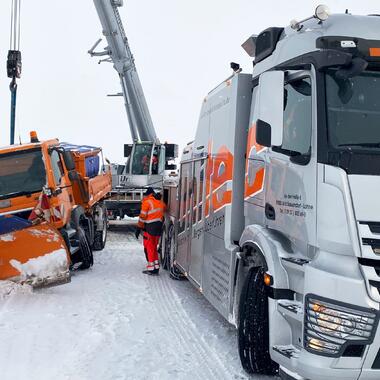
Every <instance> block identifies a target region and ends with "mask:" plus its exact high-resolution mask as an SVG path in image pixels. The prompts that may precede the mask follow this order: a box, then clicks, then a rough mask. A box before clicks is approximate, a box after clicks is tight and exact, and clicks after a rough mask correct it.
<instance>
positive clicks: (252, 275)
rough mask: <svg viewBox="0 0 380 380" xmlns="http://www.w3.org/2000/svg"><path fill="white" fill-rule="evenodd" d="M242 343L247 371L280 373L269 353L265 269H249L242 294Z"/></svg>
mask: <svg viewBox="0 0 380 380" xmlns="http://www.w3.org/2000/svg"><path fill="white" fill-rule="evenodd" d="M238 346H239V356H240V361H241V364H242V366H243V368H244V369H245V371H246V372H248V373H259V374H264V375H273V374H275V373H277V372H278V365H277V364H276V363H275V362H274V361H273V360H272V359H271V357H270V354H269V316H268V295H267V290H266V287H265V285H264V269H263V268H251V269H250V270H249V273H248V275H247V278H246V280H245V283H244V286H243V289H242V292H241V295H240V302H239V326H238Z"/></svg>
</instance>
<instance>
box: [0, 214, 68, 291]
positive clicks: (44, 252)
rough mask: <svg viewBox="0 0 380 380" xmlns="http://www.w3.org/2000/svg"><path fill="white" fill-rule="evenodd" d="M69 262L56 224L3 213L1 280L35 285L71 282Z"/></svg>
mask: <svg viewBox="0 0 380 380" xmlns="http://www.w3.org/2000/svg"><path fill="white" fill-rule="evenodd" d="M69 265H70V258H69V255H68V252H67V248H66V245H65V242H64V240H63V238H62V236H61V235H60V233H59V232H58V231H57V230H56V229H55V228H54V227H52V226H51V225H49V224H48V223H41V224H38V225H32V224H31V223H30V222H28V221H26V220H24V219H21V218H18V217H14V216H11V217H0V280H10V281H14V282H18V283H21V284H28V285H31V286H32V287H34V288H39V287H45V286H53V285H59V284H64V283H67V282H70V272H69Z"/></svg>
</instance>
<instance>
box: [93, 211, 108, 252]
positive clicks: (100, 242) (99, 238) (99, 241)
mask: <svg viewBox="0 0 380 380" xmlns="http://www.w3.org/2000/svg"><path fill="white" fill-rule="evenodd" d="M107 233H108V217H107V209H106V208H105V207H103V229H102V230H101V231H95V236H94V245H93V246H92V247H93V249H94V250H95V251H101V250H102V249H104V247H105V246H106V242H107Z"/></svg>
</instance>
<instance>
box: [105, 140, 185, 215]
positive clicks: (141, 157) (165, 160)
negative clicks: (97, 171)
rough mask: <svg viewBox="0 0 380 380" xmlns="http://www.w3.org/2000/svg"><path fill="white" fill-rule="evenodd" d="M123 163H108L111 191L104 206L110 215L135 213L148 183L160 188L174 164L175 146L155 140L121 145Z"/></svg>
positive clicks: (176, 152) (137, 212) (138, 208)
mask: <svg viewBox="0 0 380 380" xmlns="http://www.w3.org/2000/svg"><path fill="white" fill-rule="evenodd" d="M124 157H125V158H126V159H127V161H126V163H125V165H115V164H111V170H112V191H111V195H110V198H109V199H108V200H107V202H106V203H107V209H108V212H109V214H110V215H111V217H112V218H116V217H118V216H119V217H124V215H127V216H130V217H135V216H138V215H139V213H140V207H141V201H142V198H143V194H144V192H145V189H146V188H147V187H153V188H154V189H155V190H156V191H158V192H162V190H163V182H164V177H165V173H166V171H168V170H173V169H175V168H176V166H175V164H173V163H171V161H174V160H175V159H176V158H177V157H178V146H177V145H175V144H161V143H159V142H158V141H156V142H135V143H134V144H125V145H124Z"/></svg>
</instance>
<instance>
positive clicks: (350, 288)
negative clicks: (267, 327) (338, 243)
mask: <svg viewBox="0 0 380 380" xmlns="http://www.w3.org/2000/svg"><path fill="white" fill-rule="evenodd" d="M336 256H338V255H336ZM331 263H333V264H334V265H333V266H332V265H331ZM304 275H305V282H304V292H305V293H304V294H305V295H307V294H316V295H318V296H320V297H322V298H328V299H330V300H337V301H338V302H342V303H345V304H350V305H353V309H355V308H358V307H359V308H365V309H371V310H375V311H377V312H379V308H380V304H379V303H378V302H376V301H374V300H373V299H372V298H371V297H369V295H368V292H367V287H366V282H365V280H364V278H363V275H362V273H361V271H360V269H359V265H358V259H357V258H356V257H351V256H338V257H336V258H333V257H331V253H327V252H326V253H323V252H321V253H320V255H319V257H318V259H317V260H316V261H314V263H313V264H312V265H307V267H306V268H305V273H304ZM292 334H293V336H294V335H295V334H294V331H293V333H292ZM303 343H304V342H302V343H301V344H299V346H301V345H302V347H297V348H299V349H300V351H299V354H298V355H297V356H295V357H291V358H289V359H288V360H280V361H279V364H280V366H282V367H283V368H284V370H287V371H288V373H289V374H297V377H294V378H295V379H302V380H303V379H305V380H306V379H307V380H335V379H342V380H367V379H368V380H374V379H377V380H379V379H380V328H379V327H378V326H377V328H374V331H373V334H372V343H371V344H365V345H364V348H363V351H362V353H361V354H360V355H357V356H350V355H345V354H343V355H340V356H339V357H331V356H330V357H329V356H322V355H318V354H315V353H312V352H308V351H307V350H306V349H305V348H304V344H303ZM293 344H294V343H293ZM276 359H277V358H276Z"/></svg>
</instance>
